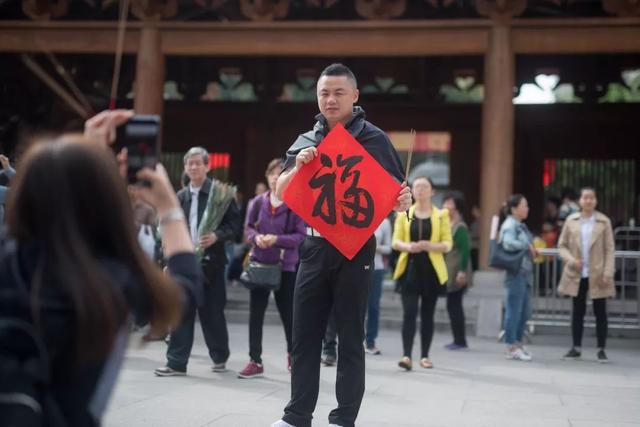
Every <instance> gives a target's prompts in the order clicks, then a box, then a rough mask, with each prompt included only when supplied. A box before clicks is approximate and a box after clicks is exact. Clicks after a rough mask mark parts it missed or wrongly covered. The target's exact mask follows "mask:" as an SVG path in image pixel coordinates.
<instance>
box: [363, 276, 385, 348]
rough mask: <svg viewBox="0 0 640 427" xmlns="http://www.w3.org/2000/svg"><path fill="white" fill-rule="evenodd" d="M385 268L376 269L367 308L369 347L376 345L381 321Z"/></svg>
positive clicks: (367, 340)
mask: <svg viewBox="0 0 640 427" xmlns="http://www.w3.org/2000/svg"><path fill="white" fill-rule="evenodd" d="M384 273H385V270H374V271H373V281H372V282H371V290H370V291H369V306H368V308H367V338H366V342H367V347H369V348H371V347H375V345H376V338H377V337H378V324H379V322H380V297H381V296H382V282H383V281H384Z"/></svg>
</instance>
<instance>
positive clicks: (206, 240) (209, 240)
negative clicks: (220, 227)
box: [200, 233, 218, 249]
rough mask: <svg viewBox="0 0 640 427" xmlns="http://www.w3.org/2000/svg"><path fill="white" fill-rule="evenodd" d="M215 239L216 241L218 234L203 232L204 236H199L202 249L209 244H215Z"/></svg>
mask: <svg viewBox="0 0 640 427" xmlns="http://www.w3.org/2000/svg"><path fill="white" fill-rule="evenodd" d="M217 241H218V236H216V233H209V234H205V235H204V236H202V237H200V246H201V247H202V248H203V249H207V248H208V247H209V246H211V245H213V244H215V243H216V242H217Z"/></svg>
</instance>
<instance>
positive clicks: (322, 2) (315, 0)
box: [307, 0, 338, 9]
mask: <svg viewBox="0 0 640 427" xmlns="http://www.w3.org/2000/svg"><path fill="white" fill-rule="evenodd" d="M336 3H338V0H307V4H308V5H310V6H314V7H322V8H325V9H329V8H330V7H331V6H333V5H334V4H336Z"/></svg>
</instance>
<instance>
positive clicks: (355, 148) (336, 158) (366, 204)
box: [284, 124, 401, 260]
mask: <svg viewBox="0 0 640 427" xmlns="http://www.w3.org/2000/svg"><path fill="white" fill-rule="evenodd" d="M400 188H401V187H400V184H398V183H397V182H396V180H395V179H393V177H392V176H391V175H390V174H389V173H388V172H387V171H386V170H384V169H383V168H382V166H380V164H379V163H378V162H377V161H376V160H375V159H374V158H373V157H372V156H371V155H370V154H369V153H368V152H367V151H366V150H365V149H364V148H363V147H362V145H360V143H359V142H358V141H356V140H355V139H354V138H353V136H351V134H350V133H349V132H347V131H346V130H345V128H344V127H343V126H342V125H340V124H338V125H336V127H335V128H334V129H333V130H332V131H331V132H329V134H328V135H327V136H326V137H325V138H324V140H322V142H321V143H320V144H319V145H318V156H317V157H316V158H315V159H313V161H312V162H310V163H308V164H306V165H304V166H303V167H302V168H301V169H300V170H299V171H298V173H296V175H295V176H294V177H293V179H292V180H291V182H290V183H289V185H288V186H287V189H286V190H285V192H284V202H285V203H286V204H287V206H288V207H289V208H291V210H292V211H294V212H295V213H296V214H298V215H299V216H300V217H301V218H302V219H303V220H304V221H305V222H306V223H307V224H308V225H309V226H310V227H313V228H315V229H316V230H317V231H318V232H320V234H322V236H323V237H324V238H325V239H327V240H328V241H329V242H330V243H331V244H332V245H333V246H334V247H335V248H336V249H338V250H339V251H340V253H342V254H343V255H344V256H345V257H347V258H348V259H350V260H351V259H353V257H354V256H355V255H356V254H357V253H358V251H360V249H361V248H362V246H364V244H365V243H366V242H367V240H369V238H370V237H371V235H373V233H374V232H375V230H376V228H378V226H379V225H380V223H381V222H382V221H383V220H384V219H385V218H386V216H387V215H389V213H390V212H391V210H392V209H393V207H394V206H395V205H396V202H397V199H398V194H399V193H400Z"/></svg>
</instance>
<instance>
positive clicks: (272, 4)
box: [240, 0, 290, 21]
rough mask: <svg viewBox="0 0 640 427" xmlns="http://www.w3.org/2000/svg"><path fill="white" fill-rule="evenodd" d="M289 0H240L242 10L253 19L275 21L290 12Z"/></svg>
mask: <svg viewBox="0 0 640 427" xmlns="http://www.w3.org/2000/svg"><path fill="white" fill-rule="evenodd" d="M289 3H290V1H289V0H277V1H271V0H240V10H241V12H242V14H243V15H244V16H246V17H247V18H249V19H251V20H252V21H273V20H274V19H282V18H284V17H286V16H287V14H288V13H289Z"/></svg>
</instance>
